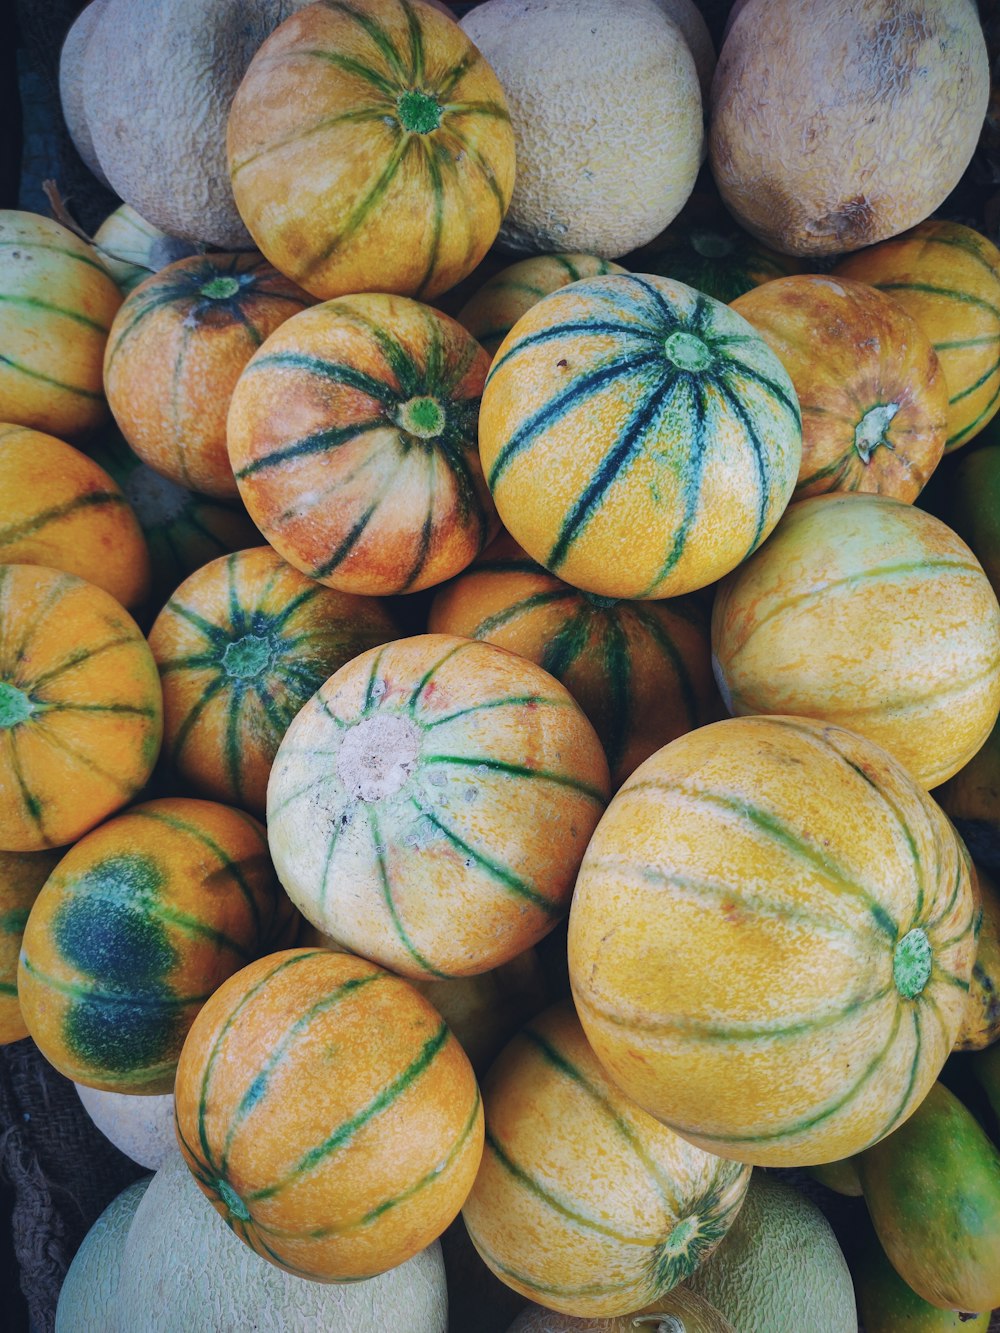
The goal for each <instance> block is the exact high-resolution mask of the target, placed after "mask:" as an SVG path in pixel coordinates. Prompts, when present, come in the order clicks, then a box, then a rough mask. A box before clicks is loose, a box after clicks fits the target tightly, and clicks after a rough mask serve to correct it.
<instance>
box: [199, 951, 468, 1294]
mask: <svg viewBox="0 0 1000 1333" xmlns="http://www.w3.org/2000/svg"><path fill="white" fill-rule="evenodd" d="M303 1087H307V1088H309V1090H310V1092H309V1095H308V1096H302V1089H303ZM175 1099H176V1108H177V1133H178V1137H179V1139H180V1143H181V1149H182V1152H183V1153H184V1156H185V1158H186V1160H187V1163H188V1166H189V1167H190V1168H191V1171H192V1172H193V1174H194V1177H195V1179H196V1180H197V1181H198V1183H199V1185H200V1186H201V1188H202V1190H203V1191H204V1192H205V1194H206V1195H207V1196H208V1198H209V1199H210V1200H211V1201H212V1203H213V1205H214V1206H215V1208H216V1209H217V1210H218V1212H219V1213H220V1214H221V1215H222V1216H223V1217H224V1218H225V1219H226V1221H227V1222H228V1224H229V1225H230V1226H231V1227H232V1229H233V1230H234V1231H235V1233H236V1235H237V1236H239V1238H240V1239H241V1240H242V1241H244V1242H245V1243H246V1244H247V1245H249V1246H250V1247H251V1249H253V1250H255V1251H256V1252H257V1253H258V1254H259V1255H261V1257H262V1258H265V1259H269V1260H270V1261H271V1262H272V1263H276V1264H277V1265H278V1266H279V1267H280V1268H284V1269H286V1271H288V1272H290V1273H293V1274H295V1275H296V1276H297V1277H304V1278H309V1279H311V1280H313V1281H319V1282H343V1281H360V1280H363V1279H365V1278H368V1277H371V1276H373V1275H375V1274H377V1273H382V1272H385V1271H386V1270H387V1269H389V1268H393V1267H395V1265H397V1264H400V1263H403V1262H405V1261H406V1260H407V1259H409V1258H411V1257H412V1256H413V1255H414V1254H416V1253H417V1252H418V1251H420V1250H422V1249H423V1248H424V1247H425V1246H427V1245H429V1244H430V1243H431V1242H432V1241H433V1240H434V1239H435V1238H436V1237H437V1236H439V1235H440V1233H441V1232H442V1231H443V1230H444V1228H445V1227H446V1226H447V1225H448V1223H449V1222H451V1221H452V1219H453V1218H454V1217H455V1215H456V1214H457V1212H458V1210H459V1208H460V1207H461V1205H462V1202H463V1200H464V1199H465V1197H466V1195H467V1194H468V1191H469V1188H470V1187H471V1185H472V1181H473V1179H474V1177H475V1173H476V1169H477V1167H478V1165H479V1159H480V1156H481V1154H482V1143H483V1109H482V1101H481V1098H480V1095H479V1088H478V1086H477V1084H476V1079H475V1076H474V1074H473V1072H472V1068H471V1066H470V1064H469V1062H468V1059H467V1058H466V1056H465V1054H464V1052H463V1051H462V1049H461V1047H460V1046H459V1045H458V1042H457V1041H456V1040H455V1038H454V1037H453V1036H452V1034H451V1032H450V1030H449V1029H448V1026H447V1025H446V1024H445V1023H444V1022H443V1021H442V1019H441V1016H440V1014H438V1012H437V1011H436V1010H435V1009H434V1007H433V1006H432V1005H431V1004H430V1003H429V1001H427V1000H425V999H424V998H423V997H422V996H420V995H418V994H417V992H416V991H415V990H414V989H413V988H412V987H411V986H409V985H407V983H406V982H405V981H403V980H402V979H401V978H399V977H396V976H393V975H392V974H391V973H388V972H384V971H383V970H382V969H381V968H379V967H375V966H374V965H373V964H371V963H369V962H366V961H365V960H364V959H363V958H354V957H351V956H350V955H348V954H336V953H331V952H329V951H328V950H324V949H321V950H313V949H293V950H287V951H285V952H282V953H276V954H272V955H270V956H269V957H267V958H262V959H260V960H259V961H258V962H256V963H254V964H251V965H250V966H249V967H246V968H244V969H243V970H242V971H241V972H239V973H238V974H237V975H236V976H234V977H231V978H230V979H229V981H228V982H226V983H224V984H223V985H222V986H221V987H220V988H219V990H218V991H217V992H216V993H215V995H213V996H212V998H211V1000H210V1001H209V1002H208V1004H207V1005H206V1007H205V1009H204V1010H203V1011H202V1013H201V1014H200V1015H199V1018H198V1020H197V1022H196V1025H195V1026H194V1027H193V1028H192V1031H191V1034H190V1037H189V1039H188V1041H187V1042H186V1043H185V1046H184V1051H183V1053H182V1055H181V1061H180V1064H179V1066H178V1070H177V1085H176V1089H175Z"/></svg>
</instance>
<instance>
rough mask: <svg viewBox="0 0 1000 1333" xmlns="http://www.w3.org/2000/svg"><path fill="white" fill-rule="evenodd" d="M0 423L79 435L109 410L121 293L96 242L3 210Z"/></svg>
mask: <svg viewBox="0 0 1000 1333" xmlns="http://www.w3.org/2000/svg"><path fill="white" fill-rule="evenodd" d="M0 260H2V270H0V271H2V277H0V343H2V345H3V361H2V362H0V421H9V422H12V423H14V424H16V425H20V426H31V427H33V428H34V429H35V430H40V431H45V432H47V433H50V434H52V435H55V436H57V437H58V438H59V439H76V438H77V437H79V436H83V435H86V434H87V433H88V432H89V431H91V430H93V429H94V428H95V427H97V426H99V425H100V424H101V422H102V421H104V420H105V419H106V417H107V415H108V409H107V404H106V403H105V401H104V391H103V380H102V365H103V358H104V347H105V344H106V342H107V339H108V333H109V331H110V329H111V321H112V320H113V319H114V316H115V312H116V311H117V310H118V307H119V306H120V305H121V303H122V295H121V292H120V291H119V290H118V288H117V287H116V286H115V284H114V281H113V279H112V277H111V275H110V273H109V272H108V271H107V269H106V268H105V267H104V265H103V264H102V263H101V261H100V259H99V258H98V257H97V254H96V253H95V251H94V250H93V249H92V248H91V246H89V245H87V244H86V243H85V242H84V241H81V240H80V239H79V237H77V236H75V235H74V234H73V233H72V232H71V231H68V230H67V229H66V228H65V227H62V226H60V225H59V223H58V222H53V221H51V219H49V218H44V217H39V216H38V214H36V213H23V212H17V211H15V210H12V209H2V210H0Z"/></svg>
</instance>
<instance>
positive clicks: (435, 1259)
mask: <svg viewBox="0 0 1000 1333" xmlns="http://www.w3.org/2000/svg"><path fill="white" fill-rule="evenodd" d="M209 1255H210V1256H211V1261H210V1262H206V1256H209ZM119 1291H120V1296H119V1298H118V1305H117V1310H116V1313H117V1316H118V1321H119V1323H118V1328H119V1329H120V1330H121V1333H163V1324H164V1320H165V1318H167V1317H169V1319H170V1320H171V1322H173V1321H176V1327H177V1328H179V1329H180V1328H183V1329H186V1330H191V1333H195V1330H197V1333H209V1330H211V1333H218V1331H219V1330H223V1329H225V1330H229V1329H280V1330H281V1333H318V1331H319V1330H329V1331H330V1333H335V1331H336V1333H386V1331H387V1330H390V1329H391V1330H392V1333H446V1329H447V1324H448V1293H447V1288H446V1285H445V1270H444V1264H443V1263H442V1259H441V1247H440V1246H439V1245H437V1244H434V1245H431V1246H429V1247H428V1248H427V1249H425V1250H422V1251H421V1252H420V1253H419V1254H418V1255H416V1256H415V1257H414V1258H412V1259H410V1260H409V1261H408V1262H407V1263H405V1264H403V1265H401V1266H400V1267H399V1268H394V1269H392V1270H391V1271H390V1272H388V1273H385V1274H383V1275H382V1276H380V1277H377V1278H374V1279H373V1280H371V1281H369V1282H358V1283H346V1284H344V1285H335V1286H325V1285H321V1284H320V1283H316V1282H303V1281H302V1280H301V1279H300V1278H297V1277H290V1276H289V1275H288V1274H286V1273H283V1272H282V1271H281V1270H280V1269H279V1268H276V1267H275V1266H274V1265H273V1264H267V1263H262V1262H261V1260H260V1259H258V1258H257V1256H256V1255H255V1254H253V1253H252V1252H251V1251H250V1250H248V1249H247V1247H246V1246H245V1245H243V1244H241V1243H240V1242H239V1241H238V1240H237V1239H236V1237H235V1236H233V1234H232V1233H231V1232H230V1231H229V1229H228V1228H227V1227H226V1226H225V1224H224V1223H223V1222H222V1220H221V1219H220V1218H219V1217H218V1215H217V1214H216V1212H215V1210H214V1209H213V1208H212V1207H211V1205H210V1204H209V1203H207V1202H206V1200H205V1197H204V1195H203V1194H202V1193H201V1192H200V1190H199V1189H198V1186H197V1185H196V1184H195V1182H194V1181H193V1180H192V1179H191V1173H190V1172H189V1171H188V1169H187V1167H185V1166H184V1165H183V1163H181V1162H177V1163H176V1164H175V1163H173V1162H172V1163H170V1164H169V1165H167V1166H165V1167H164V1168H163V1170H161V1171H159V1172H157V1174H156V1177H155V1178H154V1180H153V1182H152V1184H151V1185H150V1187H149V1197H148V1200H146V1201H145V1206H144V1207H142V1208H140V1210H139V1212H138V1213H137V1214H136V1219H135V1223H134V1224H133V1226H132V1228H131V1230H130V1231H129V1236H128V1243H127V1245H126V1247H125V1254H124V1256H123V1262H122V1270H121V1281H120V1287H119ZM151 1292H155V1293H156V1300H151V1299H150V1293H151ZM209 1311H210V1312H211V1314H210V1315H207V1314H206V1312H209ZM208 1320H210V1322H207V1321H208ZM73 1333H76V1330H73Z"/></svg>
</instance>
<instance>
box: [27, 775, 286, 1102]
mask: <svg viewBox="0 0 1000 1333" xmlns="http://www.w3.org/2000/svg"><path fill="white" fill-rule="evenodd" d="M298 926H299V921H298V917H297V915H296V913H295V911H294V909H293V908H292V905H291V903H290V902H289V901H288V899H287V898H286V897H285V895H284V894H283V893H282V892H281V888H280V886H279V885H278V883H277V880H276V879H275V876H274V871H273V869H272V866H271V863H270V860H269V858H268V856H267V844H266V841H265V838H264V830H263V829H262V828H261V826H260V825H259V824H258V823H257V822H256V820H253V819H251V818H250V816H249V815H245V814H244V813H243V812H242V811H240V810H233V809H231V808H230V807H228V806H224V805H218V804H216V803H215V802H211V801H195V800H190V799H188V798H186V797H183V798H182V797H177V798H167V799H163V800H158V801H150V802H148V803H146V804H144V805H137V806H133V807H132V809H130V810H128V811H126V813H125V814H123V815H119V816H118V818H117V819H113V820H109V821H108V822H107V823H106V824H103V825H102V826H101V828H99V829H95V830H94V832H93V833H91V834H89V835H88V836H87V837H86V838H82V839H81V840H80V841H79V842H78V843H77V844H76V845H75V846H74V847H73V848H72V849H71V850H70V851H69V852H67V854H66V855H65V856H64V857H63V859H62V860H61V861H60V863H59V865H58V866H57V867H56V869H55V871H54V872H53V873H52V874H51V875H50V876H49V879H48V880H47V882H46V884H45V887H44V889H43V890H42V892H41V893H40V894H39V896H38V898H37V899H36V901H35V905H34V907H33V908H32V910H31V916H30V917H29V919H28V924H27V926H26V927H25V932H24V942H23V944H22V949H21V962H20V968H19V971H18V981H17V985H18V995H19V998H20V1001H21V1010H22V1013H23V1014H24V1019H25V1023H26V1024H27V1026H28V1030H29V1032H30V1033H31V1035H32V1037H33V1038H34V1040H35V1042H36V1044H37V1045H38V1047H39V1049H40V1050H41V1051H42V1053H43V1055H44V1056H45V1057H46V1059H47V1060H48V1061H49V1062H50V1063H51V1064H53V1065H55V1067H56V1068H57V1069H58V1070H59V1071H60V1072H61V1073H63V1074H65V1075H66V1077H67V1078H71V1079H73V1081H74V1082H76V1083H85V1084H87V1085H88V1086H90V1087H95V1088H102V1089H105V1090H108V1091H112V1092H124V1093H158V1094H162V1093H166V1092H169V1091H170V1090H171V1087H172V1086H173V1081H174V1072H175V1070H176V1067H177V1057H178V1055H179V1054H180V1049H181V1046H182V1044H183V1042H184V1038H185V1036H186V1034H187V1032H188V1029H189V1028H190V1026H191V1023H192V1021H193V1019H194V1017H195V1015H196V1014H197V1012H198V1010H199V1009H200V1008H201V1006H202V1005H203V1004H204V1003H205V1001H206V1000H207V999H208V997H209V996H210V995H211V994H212V993H213V991H215V990H216V988H217V987H218V986H219V985H220V984H221V983H222V982H223V981H224V980H225V979H226V977H228V976H231V975H232V974H233V973H234V972H235V971H237V970H238V969H239V968H241V967H243V966H244V965H245V964H246V963H247V962H248V961H250V960H251V959H252V958H256V957H259V956H260V955H261V954H262V953H266V952H268V951H269V950H271V949H274V948H281V947H282V946H284V945H286V944H287V943H288V942H289V941H290V940H291V939H294V937H295V933H296V932H297V930H298Z"/></svg>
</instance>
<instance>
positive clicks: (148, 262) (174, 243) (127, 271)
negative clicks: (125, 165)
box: [94, 204, 197, 296]
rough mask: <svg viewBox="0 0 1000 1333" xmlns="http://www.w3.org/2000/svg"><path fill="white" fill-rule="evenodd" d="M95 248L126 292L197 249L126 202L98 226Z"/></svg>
mask: <svg viewBox="0 0 1000 1333" xmlns="http://www.w3.org/2000/svg"><path fill="white" fill-rule="evenodd" d="M94 249H95V250H96V251H97V253H98V254H99V255H100V257H101V261H102V262H103V264H104V267H105V268H106V269H107V270H108V272H109V273H110V274H111V276H112V277H113V278H114V280H115V282H116V283H117V284H118V287H119V290H120V291H121V292H122V293H123V294H124V295H125V296H128V294H129V292H131V291H133V290H134V289H135V288H136V287H138V285H139V283H140V282H144V281H145V280H146V278H148V277H149V275H150V274H151V273H159V271H160V269H161V268H166V266H167V265H168V264H173V263H174V262H175V261H176V260H178V259H187V258H188V257H189V256H190V255H193V254H196V253H197V251H196V248H195V246H193V245H192V244H191V242H190V241H182V240H180V239H179V238H178V237H176V236H168V235H167V233H166V232H165V231H160V229H159V227H154V226H153V225H152V223H150V222H147V221H146V219H145V218H142V217H140V216H139V214H138V213H137V212H136V211H135V209H134V208H129V206H128V204H122V205H121V207H120V208H116V209H115V211H114V212H113V213H109V214H108V216H107V217H106V218H105V219H104V221H103V222H102V223H101V225H100V226H99V227H98V228H97V231H96V232H94Z"/></svg>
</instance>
